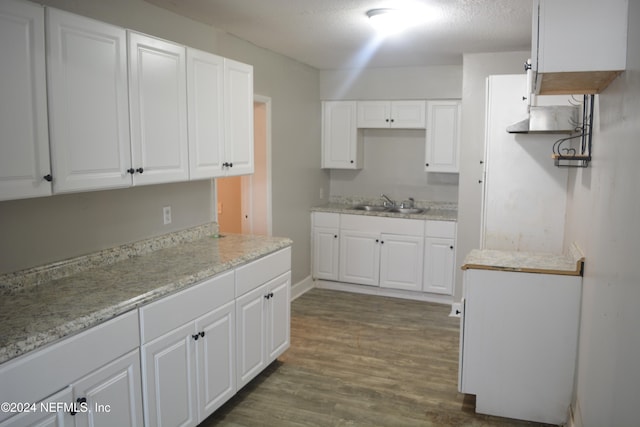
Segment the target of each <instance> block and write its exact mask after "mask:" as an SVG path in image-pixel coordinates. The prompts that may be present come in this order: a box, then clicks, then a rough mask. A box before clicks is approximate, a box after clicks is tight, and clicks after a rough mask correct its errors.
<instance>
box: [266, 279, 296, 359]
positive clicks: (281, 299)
mask: <svg viewBox="0 0 640 427" xmlns="http://www.w3.org/2000/svg"><path fill="white" fill-rule="evenodd" d="M267 288H268V290H269V298H268V302H269V307H268V309H267V318H266V328H267V363H271V362H272V361H274V360H275V359H276V358H277V357H278V356H280V355H281V354H282V353H284V352H285V350H286V349H288V348H289V342H290V323H291V308H290V307H291V303H290V299H291V272H287V273H285V274H283V275H282V276H280V277H277V278H275V279H274V280H272V281H271V282H269V283H268V284H267Z"/></svg>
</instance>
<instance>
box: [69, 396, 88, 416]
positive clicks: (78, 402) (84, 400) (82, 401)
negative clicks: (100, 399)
mask: <svg viewBox="0 0 640 427" xmlns="http://www.w3.org/2000/svg"><path fill="white" fill-rule="evenodd" d="M76 403H77V405H73V409H71V411H69V414H70V415H75V414H77V413H78V411H77V410H76V409H78V408H79V407H80V406H81V405H82V404H83V403H87V398H86V397H79V398H77V399H76Z"/></svg>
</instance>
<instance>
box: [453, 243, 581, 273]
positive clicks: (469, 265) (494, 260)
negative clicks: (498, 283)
mask: <svg viewBox="0 0 640 427" xmlns="http://www.w3.org/2000/svg"><path fill="white" fill-rule="evenodd" d="M583 264H584V254H583V253H582V251H581V250H580V248H579V247H578V246H577V245H576V244H575V243H573V244H572V245H571V246H570V247H569V250H568V251H567V253H565V254H555V253H546V252H519V251H503V250H495V249H474V250H472V251H471V252H470V253H469V254H468V255H467V256H466V258H465V260H464V264H463V265H462V269H463V270H467V269H478V270H501V271H517V272H524V273H545V274H560V275H569V276H581V275H582V271H583Z"/></svg>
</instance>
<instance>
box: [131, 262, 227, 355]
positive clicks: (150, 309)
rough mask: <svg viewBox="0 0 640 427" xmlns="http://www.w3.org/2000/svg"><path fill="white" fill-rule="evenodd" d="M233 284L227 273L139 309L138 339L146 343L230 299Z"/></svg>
mask: <svg viewBox="0 0 640 427" xmlns="http://www.w3.org/2000/svg"><path fill="white" fill-rule="evenodd" d="M233 284H234V272H233V271H228V272H226V273H222V274H220V275H218V276H215V277H212V278H210V279H207V280H205V281H204V282H202V283H200V284H197V285H194V286H192V287H190V288H188V289H185V290H183V291H180V292H178V293H177V294H174V295H170V296H168V297H166V298H163V299H161V300H159V301H156V302H153V303H151V304H149V305H146V306H144V307H142V308H140V340H141V341H142V343H147V342H149V341H151V340H153V339H155V338H157V337H159V336H160V335H162V334H165V333H167V332H169V331H170V330H172V329H175V328H177V327H179V326H181V325H184V324H185V323H187V322H189V321H192V320H195V319H196V318H198V317H200V316H202V315H203V314H205V313H208V312H209V311H211V310H215V309H216V308H218V307H221V306H223V305H224V304H226V303H228V302H229V301H231V300H233V297H234V293H233V292H234V286H233Z"/></svg>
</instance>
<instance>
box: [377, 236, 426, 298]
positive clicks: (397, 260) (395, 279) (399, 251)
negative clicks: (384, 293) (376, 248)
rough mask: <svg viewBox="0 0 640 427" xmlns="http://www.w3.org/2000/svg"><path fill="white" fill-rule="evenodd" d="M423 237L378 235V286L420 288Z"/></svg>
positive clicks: (411, 289)
mask: <svg viewBox="0 0 640 427" xmlns="http://www.w3.org/2000/svg"><path fill="white" fill-rule="evenodd" d="M423 259H424V238H423V237H422V236H403V235H394V234H382V236H381V237H380V287H384V288H393V289H405V290H409V291H421V290H422V264H423Z"/></svg>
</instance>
